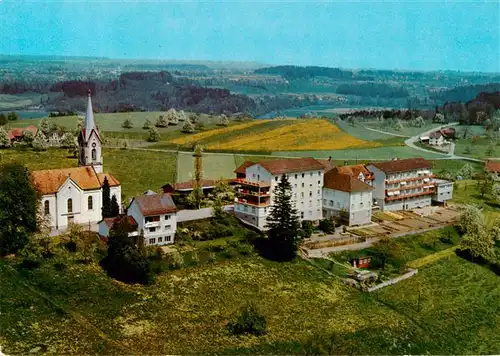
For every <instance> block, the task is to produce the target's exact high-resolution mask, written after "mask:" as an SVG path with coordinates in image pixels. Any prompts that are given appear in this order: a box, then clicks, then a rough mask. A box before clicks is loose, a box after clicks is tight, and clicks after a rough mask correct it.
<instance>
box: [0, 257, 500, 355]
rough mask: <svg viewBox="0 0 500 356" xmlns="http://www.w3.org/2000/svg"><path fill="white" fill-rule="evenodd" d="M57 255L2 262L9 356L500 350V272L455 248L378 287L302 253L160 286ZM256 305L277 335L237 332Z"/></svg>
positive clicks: (197, 272)
mask: <svg viewBox="0 0 500 356" xmlns="http://www.w3.org/2000/svg"><path fill="white" fill-rule="evenodd" d="M55 262H56V261H53V260H48V261H46V262H45V263H43V264H42V267H41V268H39V269H36V270H33V271H27V270H21V272H15V271H13V270H12V269H11V267H10V266H11V265H12V262H9V261H6V260H0V281H1V283H2V288H1V289H0V310H1V311H2V318H1V319H0V330H1V334H0V344H1V345H2V346H3V350H2V351H3V352H5V353H6V354H26V353H29V352H30V351H31V352H49V353H56V354H96V353H98V354H199V353H212V354H228V353H231V354H304V353H305V352H314V351H313V350H315V353H316V354H318V353H320V354H325V353H327V352H330V353H335V354H426V353H430V354H467V353H473V354H480V353H482V354H498V353H500V332H499V331H500V319H499V318H498V316H497V314H496V311H497V310H498V308H499V307H500V284H499V283H498V278H499V277H498V276H496V275H495V274H493V273H492V272H491V271H490V270H488V269H486V268H483V267H481V266H478V265H475V264H471V263H469V262H467V261H464V260H462V259H459V258H458V257H455V256H451V257H448V258H445V259H443V260H440V261H438V262H436V263H435V264H432V265H429V266H426V267H425V268H424V269H422V270H421V271H420V272H419V273H418V274H417V275H416V276H414V277H412V278H410V279H408V280H406V281H404V282H401V283H399V284H397V285H395V286H391V287H387V288H384V289H382V290H380V291H377V292H375V293H373V294H364V293H361V292H359V291H358V290H356V289H354V288H351V287H347V286H343V285H341V284H340V282H339V281H338V280H336V279H335V278H334V277H332V276H330V275H329V274H328V273H327V272H324V271H323V270H322V269H320V268H317V267H314V266H313V265H311V264H309V263H307V262H305V261H301V260H298V261H295V262H287V263H276V262H270V261H267V260H263V259H262V258H260V257H247V258H240V259H235V260H229V261H224V262H215V263H211V264H208V265H203V266H200V267H192V268H186V269H180V270H176V271H172V272H167V273H164V274H162V275H161V276H159V278H158V279H157V281H156V283H155V284H153V285H152V286H148V287H142V286H138V285H135V286H126V285H123V284H121V283H116V282H113V281H111V280H110V279H108V277H106V276H105V274H104V273H103V272H102V271H101V270H100V269H99V267H98V266H97V265H96V264H91V265H82V264H79V263H77V262H74V261H72V260H71V259H70V260H66V262H65V265H66V266H67V267H66V268H61V267H60V265H58V264H56V263H55ZM465 281H466V282H465ZM249 301H253V302H254V303H255V304H256V306H257V308H258V309H259V311H260V312H261V313H262V314H263V315H264V316H265V317H266V320H267V323H268V333H267V334H266V335H264V336H261V337H251V336H248V337H235V336H232V335H230V334H229V333H228V332H227V331H226V329H225V325H226V323H227V322H228V320H229V319H230V317H231V315H232V314H233V313H234V312H235V311H236V310H238V309H239V308H240V307H242V306H244V305H246V303H248V302H249ZM311 337H313V338H314V341H313V342H309V340H310V339H311ZM330 337H334V339H333V340H334V348H333V349H330V350H329V349H328V347H327V345H326V344H327V343H328V341H329V338H330ZM311 344H312V345H311ZM318 348H319V349H318ZM327 350H328V351H327Z"/></svg>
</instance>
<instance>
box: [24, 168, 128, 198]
mask: <svg viewBox="0 0 500 356" xmlns="http://www.w3.org/2000/svg"><path fill="white" fill-rule="evenodd" d="M31 176H32V178H33V184H34V185H35V188H36V189H37V190H38V191H39V192H40V194H42V195H44V194H54V193H55V192H57V191H58V190H59V188H60V187H61V185H63V184H64V182H66V180H67V179H68V178H71V180H72V181H74V182H75V183H76V184H77V185H78V186H79V187H80V188H81V189H83V190H89V189H99V188H101V186H102V184H101V181H100V179H99V176H102V180H103V181H104V176H108V180H109V184H110V186H112V185H120V183H119V182H118V181H117V180H116V179H115V178H114V177H113V176H111V175H110V174H105V173H99V174H97V173H96V172H95V170H94V169H92V167H75V168H63V169H46V170H41V171H33V172H31Z"/></svg>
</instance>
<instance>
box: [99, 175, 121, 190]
mask: <svg viewBox="0 0 500 356" xmlns="http://www.w3.org/2000/svg"><path fill="white" fill-rule="evenodd" d="M105 177H108V183H109V186H110V187H116V186H119V185H120V182H119V181H118V179H116V178H115V177H113V176H112V175H111V174H109V173H97V178H98V179H99V182H101V186H102V185H103V184H104V178H105Z"/></svg>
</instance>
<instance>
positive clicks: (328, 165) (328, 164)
mask: <svg viewBox="0 0 500 356" xmlns="http://www.w3.org/2000/svg"><path fill="white" fill-rule="evenodd" d="M317 161H318V162H319V163H321V164H322V165H323V167H324V168H325V172H328V171H329V170H330V169H333V168H334V167H335V165H334V164H333V161H332V160H331V159H318V160H317Z"/></svg>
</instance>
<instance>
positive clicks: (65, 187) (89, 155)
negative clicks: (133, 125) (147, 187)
mask: <svg viewBox="0 0 500 356" xmlns="http://www.w3.org/2000/svg"><path fill="white" fill-rule="evenodd" d="M78 146H79V147H78V156H79V157H78V167H74V168H61V169H49V170H41V171H33V172H32V177H33V183H34V185H35V188H36V189H37V190H38V192H39V194H40V212H41V213H42V214H43V215H44V216H45V218H46V219H47V221H48V222H49V224H50V226H51V227H52V228H53V229H56V230H64V229H66V228H67V227H68V224H70V223H77V224H89V225H92V226H93V227H95V225H96V224H97V222H99V221H100V220H102V211H101V210H102V186H103V184H104V180H105V179H106V178H107V180H108V183H109V186H110V198H112V197H113V196H115V197H116V200H117V202H118V206H121V186H120V182H118V180H116V179H115V178H114V177H113V176H112V175H111V174H107V173H103V172H102V164H103V160H102V141H101V137H100V135H99V130H98V128H97V126H96V125H95V122H94V113H93V111H92V100H91V96H90V92H89V96H88V103H87V113H86V115H85V122H84V125H83V129H82V131H81V132H80V134H79V137H78Z"/></svg>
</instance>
